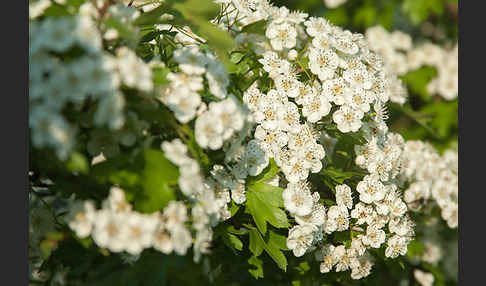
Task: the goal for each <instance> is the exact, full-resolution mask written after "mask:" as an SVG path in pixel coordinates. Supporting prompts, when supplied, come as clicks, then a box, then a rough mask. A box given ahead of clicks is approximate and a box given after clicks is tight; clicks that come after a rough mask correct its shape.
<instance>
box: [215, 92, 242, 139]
mask: <svg viewBox="0 0 486 286" xmlns="http://www.w3.org/2000/svg"><path fill="white" fill-rule="evenodd" d="M209 110H210V111H211V112H212V114H213V115H214V116H216V117H218V118H219V119H220V120H219V121H221V122H222V124H223V135H222V136H223V140H227V139H229V138H230V137H231V136H232V135H233V134H234V133H235V132H236V131H239V130H241V128H243V124H244V123H245V122H244V117H243V114H242V112H241V110H240V107H239V106H238V105H237V103H236V102H235V99H233V98H228V99H225V100H223V101H219V102H211V103H210V104H209Z"/></svg>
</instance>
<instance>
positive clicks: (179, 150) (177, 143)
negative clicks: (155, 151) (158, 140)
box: [161, 138, 190, 166]
mask: <svg viewBox="0 0 486 286" xmlns="http://www.w3.org/2000/svg"><path fill="white" fill-rule="evenodd" d="M161 149H162V150H163V151H164V155H165V157H166V158H167V159H169V161H171V162H172V163H174V164H175V165H177V166H182V165H184V164H186V163H188V162H189V159H190V158H189V157H188V156H187V146H186V145H185V144H184V143H182V141H181V139H179V138H176V139H174V140H172V141H171V142H169V141H164V142H162V144H161Z"/></svg>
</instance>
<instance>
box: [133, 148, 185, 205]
mask: <svg viewBox="0 0 486 286" xmlns="http://www.w3.org/2000/svg"><path fill="white" fill-rule="evenodd" d="M144 157H145V168H144V170H143V172H142V187H143V193H142V197H141V198H140V199H138V200H137V201H136V204H135V206H136V209H138V210H140V211H143V212H147V213H151V212H154V211H158V210H160V209H162V208H164V207H165V206H166V205H167V204H168V203H169V201H171V200H174V199H175V193H174V189H173V188H172V187H170V185H171V184H177V179H178V177H179V169H178V168H177V167H176V166H175V165H173V164H172V163H171V162H170V161H169V160H168V159H167V158H165V156H164V153H163V152H162V151H159V150H155V149H148V150H145V153H144Z"/></svg>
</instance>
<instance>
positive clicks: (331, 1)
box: [324, 0, 347, 9]
mask: <svg viewBox="0 0 486 286" xmlns="http://www.w3.org/2000/svg"><path fill="white" fill-rule="evenodd" d="M346 1H347V0H324V4H326V7H327V8H331V9H334V8H337V7H339V6H341V5H342V4H344V3H346Z"/></svg>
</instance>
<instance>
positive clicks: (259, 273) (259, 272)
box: [248, 256, 263, 279]
mask: <svg viewBox="0 0 486 286" xmlns="http://www.w3.org/2000/svg"><path fill="white" fill-rule="evenodd" d="M248 264H250V265H253V266H256V269H248V272H250V274H251V275H252V276H253V277H255V279H258V278H263V267H262V264H263V261H261V260H260V259H259V258H258V257H256V256H252V257H250V259H248Z"/></svg>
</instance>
